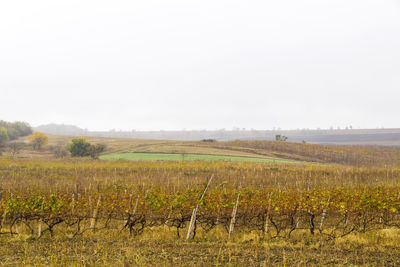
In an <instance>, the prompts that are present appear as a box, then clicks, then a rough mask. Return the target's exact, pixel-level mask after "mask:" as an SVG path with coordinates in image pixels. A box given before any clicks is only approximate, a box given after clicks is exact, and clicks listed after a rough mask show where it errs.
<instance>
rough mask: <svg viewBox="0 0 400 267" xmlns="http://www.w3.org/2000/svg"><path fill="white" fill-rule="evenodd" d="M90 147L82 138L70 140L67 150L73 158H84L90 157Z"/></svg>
mask: <svg viewBox="0 0 400 267" xmlns="http://www.w3.org/2000/svg"><path fill="white" fill-rule="evenodd" d="M90 146H91V144H90V143H89V142H88V141H86V139H85V138H84V137H78V138H74V139H72V140H71V143H69V144H68V146H67V149H68V150H69V152H71V156H73V157H85V156H89V155H90V153H89V149H90Z"/></svg>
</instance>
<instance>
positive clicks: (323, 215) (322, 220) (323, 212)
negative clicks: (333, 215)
mask: <svg viewBox="0 0 400 267" xmlns="http://www.w3.org/2000/svg"><path fill="white" fill-rule="evenodd" d="M330 200H331V197H330V196H329V198H328V202H327V203H326V207H325V209H324V210H323V211H322V217H321V222H320V224H319V230H320V231H321V232H322V226H323V225H324V220H325V217H326V212H327V209H328V206H329V201H330Z"/></svg>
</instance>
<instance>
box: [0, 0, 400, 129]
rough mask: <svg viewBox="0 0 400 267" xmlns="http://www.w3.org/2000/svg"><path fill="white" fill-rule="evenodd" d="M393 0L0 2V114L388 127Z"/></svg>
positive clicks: (76, 121)
mask: <svg viewBox="0 0 400 267" xmlns="http://www.w3.org/2000/svg"><path fill="white" fill-rule="evenodd" d="M399 12H400V4H399V2H398V1H370V0H367V1H365V0H363V1H361V0H355V1H345V0H337V1H325V0H313V1H310V0H306V1H294V0H287V1H258V0H250V1H236V0H234V1H227V0H221V1H210V0H202V1H187V0H170V1H155V0H146V1H112V2H110V1H97V0H96V1H94V0H89V1H76V0H68V1H50V0H48V1H27V0H21V1H3V2H2V3H1V4H0V92H1V95H2V100H3V101H2V104H1V105H0V117H1V118H2V119H4V120H7V121H14V120H23V121H28V122H29V123H31V124H32V125H33V126H38V125H41V124H47V123H65V124H73V125H78V126H80V127H82V128H88V129H90V130H95V131H100V130H109V129H112V128H115V129H123V130H131V129H137V130H159V129H164V130H182V129H184V128H185V129H198V130H201V129H221V128H227V129H231V128H232V127H239V128H247V129H250V128H254V129H272V128H273V127H280V128H283V129H297V128H317V127H320V128H325V129H328V128H329V127H331V126H334V127H335V128H336V127H338V126H340V127H342V128H344V127H345V126H348V125H352V126H353V127H361V128H376V127H381V126H384V127H387V128H396V127H399V126H400V124H399V119H398V114H399V113H400V106H399V105H398V100H399V99H400V90H399V88H400V76H399V75H398V74H399V73H400V49H399V47H400V16H399Z"/></svg>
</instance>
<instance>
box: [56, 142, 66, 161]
mask: <svg viewBox="0 0 400 267" xmlns="http://www.w3.org/2000/svg"><path fill="white" fill-rule="evenodd" d="M53 154H54V157H55V158H57V159H60V158H65V157H66V156H67V155H68V151H67V149H66V148H65V147H64V146H62V145H58V146H55V147H54V148H53Z"/></svg>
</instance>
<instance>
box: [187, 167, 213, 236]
mask: <svg viewBox="0 0 400 267" xmlns="http://www.w3.org/2000/svg"><path fill="white" fill-rule="evenodd" d="M213 178H214V174H213V175H211V178H210V180H208V183H207V186H206V188H205V189H204V191H203V194H202V195H201V197H200V199H199V201H197V205H196V207H195V208H194V209H193V212H192V217H191V218H190V223H189V228H188V232H187V235H186V240H188V239H189V238H190V235H191V234H192V231H193V227H194V225H195V223H196V214H197V210H198V209H199V205H200V202H201V201H202V200H203V197H204V195H205V194H206V191H207V189H208V187H209V186H210V183H211V181H212V179H213Z"/></svg>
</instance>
